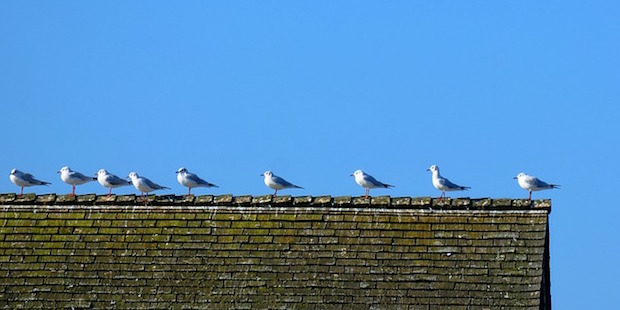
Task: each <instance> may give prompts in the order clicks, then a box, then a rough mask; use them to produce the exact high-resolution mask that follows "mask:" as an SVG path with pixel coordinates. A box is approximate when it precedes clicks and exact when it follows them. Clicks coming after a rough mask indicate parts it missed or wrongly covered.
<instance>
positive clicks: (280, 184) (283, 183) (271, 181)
mask: <svg viewBox="0 0 620 310" xmlns="http://www.w3.org/2000/svg"><path fill="white" fill-rule="evenodd" d="M261 175H262V176H264V177H265V179H264V180H263V181H264V182H265V185H267V186H269V187H270V188H272V189H275V190H276V191H275V192H274V193H273V197H276V195H277V194H278V190H279V189H285V188H302V189H303V187H301V186H297V185H295V184H293V183H290V182H288V181H287V180H285V179H283V178H281V177H279V176H277V175H275V174H273V173H272V172H271V171H269V170H267V171H265V172H264V173H263V174H261Z"/></svg>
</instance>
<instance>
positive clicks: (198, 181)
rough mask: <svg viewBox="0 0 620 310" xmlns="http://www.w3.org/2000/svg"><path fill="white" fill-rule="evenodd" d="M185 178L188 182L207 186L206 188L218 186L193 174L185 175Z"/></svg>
mask: <svg viewBox="0 0 620 310" xmlns="http://www.w3.org/2000/svg"><path fill="white" fill-rule="evenodd" d="M185 177H186V178H187V179H188V180H190V181H192V182H194V183H196V184H200V185H205V186H208V187H217V185H215V184H212V183H209V182H207V181H205V180H203V179H201V178H200V177H199V176H197V175H195V174H193V173H188V174H186V175H185Z"/></svg>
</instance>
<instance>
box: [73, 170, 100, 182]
mask: <svg viewBox="0 0 620 310" xmlns="http://www.w3.org/2000/svg"><path fill="white" fill-rule="evenodd" d="M70 175H71V177H72V178H76V179H80V180H82V181H94V180H96V179H97V178H96V177H87V176H85V175H83V174H81V173H79V172H77V171H72V172H71V173H70Z"/></svg>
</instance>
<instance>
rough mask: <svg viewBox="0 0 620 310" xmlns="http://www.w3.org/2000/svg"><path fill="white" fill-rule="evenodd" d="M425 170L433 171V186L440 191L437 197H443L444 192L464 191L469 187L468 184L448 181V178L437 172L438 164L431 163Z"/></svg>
mask: <svg viewBox="0 0 620 310" xmlns="http://www.w3.org/2000/svg"><path fill="white" fill-rule="evenodd" d="M426 171H431V172H432V173H433V186H434V187H435V188H436V189H438V190H440V191H441V196H439V198H445V197H446V192H451V191H464V190H468V189H470V188H471V187H469V186H460V185H456V184H454V183H452V182H450V180H448V179H446V178H444V177H442V176H441V174H439V166H437V165H432V166H431V167H430V168H428V169H426Z"/></svg>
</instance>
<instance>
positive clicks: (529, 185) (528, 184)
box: [514, 172, 560, 201]
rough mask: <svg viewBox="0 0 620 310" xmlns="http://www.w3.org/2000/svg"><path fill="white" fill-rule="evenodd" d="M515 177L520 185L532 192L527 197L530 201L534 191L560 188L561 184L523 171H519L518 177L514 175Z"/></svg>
mask: <svg viewBox="0 0 620 310" xmlns="http://www.w3.org/2000/svg"><path fill="white" fill-rule="evenodd" d="M514 179H516V180H517V182H519V186H520V187H521V188H522V189H527V190H528V191H529V192H530V195H529V196H528V197H527V200H528V201H530V200H532V191H541V190H545V189H554V188H560V185H557V184H549V183H546V182H543V181H541V180H539V179H538V178H537V177H535V176H531V175H527V174H525V173H523V172H521V173H519V174H518V175H517V176H516V177H514Z"/></svg>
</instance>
